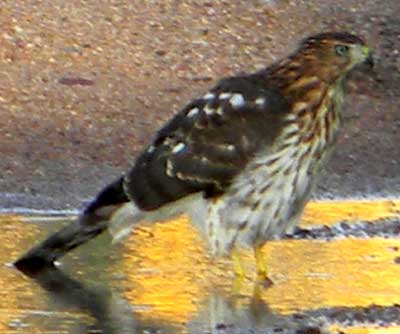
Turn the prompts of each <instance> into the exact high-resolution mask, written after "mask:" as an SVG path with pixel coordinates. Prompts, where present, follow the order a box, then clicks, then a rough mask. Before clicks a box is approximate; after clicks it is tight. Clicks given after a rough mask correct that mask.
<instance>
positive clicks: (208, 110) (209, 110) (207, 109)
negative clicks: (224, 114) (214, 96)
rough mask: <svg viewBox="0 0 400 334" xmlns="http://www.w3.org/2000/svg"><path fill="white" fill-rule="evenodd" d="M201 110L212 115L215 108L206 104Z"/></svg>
mask: <svg viewBox="0 0 400 334" xmlns="http://www.w3.org/2000/svg"><path fill="white" fill-rule="evenodd" d="M203 110H204V112H205V113H206V114H207V115H212V114H214V113H215V109H213V108H210V107H209V105H208V104H207V105H206V106H205V107H204V109H203Z"/></svg>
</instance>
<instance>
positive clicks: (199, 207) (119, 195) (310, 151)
mask: <svg viewBox="0 0 400 334" xmlns="http://www.w3.org/2000/svg"><path fill="white" fill-rule="evenodd" d="M363 62H369V63H370V64H372V59H371V54H370V50H369V49H368V47H367V46H366V45H365V43H364V42H363V41H362V40H361V39H360V38H359V37H357V36H354V35H351V34H348V33H323V34H319V35H316V36H313V37H310V38H308V39H306V40H304V41H303V42H302V43H301V45H300V47H299V49H298V50H297V51H296V52H294V53H293V54H292V55H290V56H289V57H288V58H286V59H283V60H281V61H279V62H278V63H276V64H274V65H272V66H270V67H268V68H266V69H264V70H262V71H260V72H257V73H254V74H250V75H241V76H236V77H230V78H226V79H223V80H221V81H220V82H219V83H218V84H217V85H216V86H215V87H214V88H212V89H211V90H210V91H209V92H207V93H206V94H205V95H204V96H202V97H200V98H198V99H196V100H194V101H193V102H191V103H190V104H188V105H187V106H186V107H185V108H184V109H183V110H182V111H181V112H180V113H178V114H177V115H176V116H175V117H174V118H173V119H172V120H171V121H170V122H169V123H167V124H166V125H165V126H164V127H163V128H162V129H161V130H160V131H159V132H158V134H157V135H156V137H155V139H154V141H153V142H152V143H151V145H150V146H149V147H148V148H147V149H146V150H145V151H144V152H143V153H142V154H141V155H140V156H139V157H138V158H137V160H136V163H135V165H134V166H133V168H132V169H131V170H130V171H129V172H128V173H127V174H126V175H125V176H123V177H121V178H120V179H118V180H117V181H115V182H114V183H112V184H110V185H109V186H107V187H106V188H105V189H104V190H103V191H102V192H101V193H100V194H99V195H98V197H97V198H96V199H95V200H94V201H93V202H92V203H91V204H90V205H89V206H88V207H87V208H86V210H85V211H84V212H83V214H82V215H81V217H80V218H79V220H78V221H77V222H75V223H73V224H72V225H70V226H67V227H66V228H64V229H63V230H61V231H59V232H58V233H56V234H54V235H53V236H50V237H49V238H48V239H47V240H45V241H44V242H43V243H41V244H40V245H39V246H37V247H35V248H33V249H32V250H31V251H29V252H28V253H27V254H26V255H25V256H24V257H22V258H21V259H20V260H18V261H17V263H16V265H17V267H19V268H21V269H23V268H27V267H31V268H34V267H40V266H43V265H45V264H50V263H52V262H53V261H54V260H55V259H57V258H58V257H60V256H62V255H63V254H65V253H66V252H67V251H69V250H71V249H73V248H75V247H77V246H79V245H80V244H82V243H83V242H85V241H87V240H89V239H91V238H93V237H94V236H95V235H97V234H99V233H100V232H102V231H103V230H105V229H107V228H108V227H109V228H110V231H111V233H112V234H114V235H116V236H119V235H121V233H122V232H123V231H126V229H127V227H128V225H134V224H136V223H137V222H139V221H141V220H147V221H155V220H160V219H166V218H170V217H173V216H176V215H178V214H181V213H183V212H187V213H189V214H190V216H191V219H192V221H193V222H194V223H195V224H196V225H197V226H199V227H200V228H201V229H202V230H203V232H204V234H205V236H206V238H207V239H208V241H209V243H210V246H211V249H212V253H213V254H215V255H225V254H233V260H234V269H235V272H236V273H237V274H238V275H243V269H242V266H241V264H240V261H239V259H238V257H237V255H235V250H236V249H237V248H238V247H240V246H251V247H253V248H254V250H255V256H256V260H257V269H258V274H259V275H260V276H261V277H266V274H267V273H266V268H265V265H264V261H263V259H262V256H261V252H260V249H261V247H262V246H263V244H264V243H265V242H266V241H267V240H270V239H273V238H276V237H279V236H280V235H282V234H283V233H285V232H287V231H288V230H290V229H292V228H293V227H294V226H295V225H296V224H297V222H298V220H299V217H300V215H301V212H302V211H303V208H304V205H305V203H306V201H307V199H308V198H309V194H310V191H311V189H312V187H313V185H314V184H315V181H316V178H317V176H318V174H319V173H320V170H321V167H322V166H323V164H324V162H325V161H326V159H327V156H328V152H330V151H331V148H332V147H333V145H334V143H335V140H336V136H337V130H338V128H339V124H340V109H341V105H342V102H343V81H344V79H345V77H346V74H347V73H348V72H349V71H350V70H351V69H352V68H353V67H354V66H355V65H357V64H359V63H363Z"/></svg>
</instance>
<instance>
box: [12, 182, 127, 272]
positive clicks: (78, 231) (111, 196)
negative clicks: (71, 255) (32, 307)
mask: <svg viewBox="0 0 400 334" xmlns="http://www.w3.org/2000/svg"><path fill="white" fill-rule="evenodd" d="M122 184H123V178H122V177H121V178H120V179H118V180H117V181H115V182H113V183H111V184H110V185H108V186H107V187H106V188H104V190H103V191H101V192H100V194H99V195H98V196H97V198H96V199H95V200H94V201H93V202H91V203H90V204H89V205H88V207H87V208H86V209H85V210H84V212H83V213H82V215H81V216H80V217H79V218H78V219H77V220H76V221H74V222H73V223H71V224H70V225H68V226H66V227H64V228H62V229H61V230H59V231H58V232H56V233H54V234H52V235H51V236H49V237H48V238H47V239H45V240H44V241H42V242H41V243H40V244H39V245H37V246H35V247H33V248H32V249H30V250H29V251H28V252H27V253H25V254H24V255H23V256H22V257H20V258H19V259H18V260H17V261H16V262H15V263H14V265H15V266H16V267H17V268H18V269H19V270H21V271H30V272H31V271H37V270H40V269H41V268H43V267H45V266H51V265H53V263H54V261H56V260H57V259H58V258H60V257H62V256H63V255H65V254H66V253H67V252H69V251H70V250H72V249H74V248H76V247H78V246H80V245H82V244H83V243H85V242H87V241H89V240H91V239H93V238H94V237H96V236H97V235H99V234H100V233H102V232H103V231H104V230H106V229H107V228H108V226H109V220H112V219H114V218H113V215H114V213H115V212H116V211H117V210H118V209H119V208H120V207H121V205H123V204H124V203H127V202H129V199H128V197H127V196H126V194H125V192H124V190H123V186H122Z"/></svg>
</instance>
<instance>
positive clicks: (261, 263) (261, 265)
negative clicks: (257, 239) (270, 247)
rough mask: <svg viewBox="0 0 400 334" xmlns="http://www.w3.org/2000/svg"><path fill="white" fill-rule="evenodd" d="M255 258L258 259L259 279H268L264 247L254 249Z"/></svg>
mask: <svg viewBox="0 0 400 334" xmlns="http://www.w3.org/2000/svg"><path fill="white" fill-rule="evenodd" d="M254 256H255V258H256V266H257V276H258V277H259V278H266V277H268V276H267V267H266V266H265V259H264V254H263V252H262V246H255V247H254Z"/></svg>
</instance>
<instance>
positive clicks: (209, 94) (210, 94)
mask: <svg viewBox="0 0 400 334" xmlns="http://www.w3.org/2000/svg"><path fill="white" fill-rule="evenodd" d="M214 97H215V95H214V94H213V93H210V92H208V93H207V94H206V95H204V96H203V99H204V100H211V99H213V98H214Z"/></svg>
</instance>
